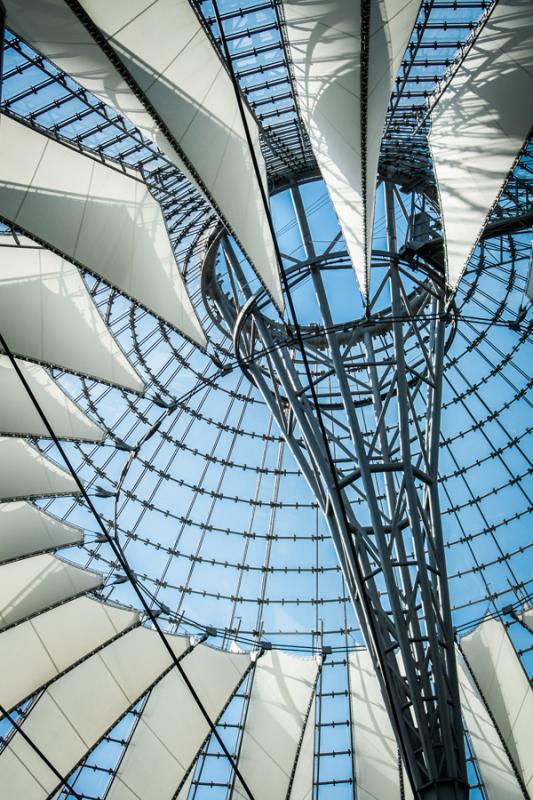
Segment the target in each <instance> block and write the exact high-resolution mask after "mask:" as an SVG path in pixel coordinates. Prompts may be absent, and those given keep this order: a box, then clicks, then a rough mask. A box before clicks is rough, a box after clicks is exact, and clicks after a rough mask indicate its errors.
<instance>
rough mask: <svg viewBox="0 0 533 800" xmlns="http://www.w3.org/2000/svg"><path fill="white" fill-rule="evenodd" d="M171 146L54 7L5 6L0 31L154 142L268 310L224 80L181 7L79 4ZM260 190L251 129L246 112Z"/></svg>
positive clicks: (247, 183) (259, 242)
mask: <svg viewBox="0 0 533 800" xmlns="http://www.w3.org/2000/svg"><path fill="white" fill-rule="evenodd" d="M80 5H81V6H82V7H83V8H84V9H85V11H86V12H87V14H88V15H89V16H90V18H91V20H92V21H93V22H94V24H95V25H96V26H97V27H98V28H100V30H101V33H102V35H103V37H104V39H105V40H106V41H107V42H108V44H109V45H110V46H111V47H112V48H113V50H114V51H115V52H116V55H118V56H119V58H120V60H121V62H122V64H123V66H124V67H125V69H126V70H127V71H128V73H129V74H130V76H131V78H132V79H133V81H135V84H136V85H137V86H138V87H139V89H140V91H141V93H142V94H143V95H144V96H145V97H146V99H147V102H148V103H149V104H150V105H151V106H152V107H153V108H154V109H155V112H156V114H157V115H158V116H159V118H160V119H162V121H163V122H164V124H165V125H166V126H168V129H169V131H170V134H171V137H172V138H173V139H174V140H175V142H176V146H177V148H178V151H179V153H178V152H177V150H176V147H175V146H174V145H173V144H171V142H170V141H169V139H168V138H167V137H166V135H165V134H164V133H163V132H162V131H161V129H160V128H159V127H158V123H157V122H156V120H155V119H154V117H153V116H151V115H150V113H149V112H148V111H147V110H146V107H145V106H144V105H143V104H142V103H141V101H140V100H139V99H138V98H137V97H136V96H135V94H134V93H133V91H132V89H131V88H130V87H129V86H128V84H127V83H126V81H125V80H124V79H123V78H122V77H121V75H120V74H119V72H118V71H117V69H116V68H115V67H114V66H113V65H112V63H111V61H110V60H109V58H108V56H106V55H105V53H104V52H103V51H102V50H101V48H100V47H99V46H98V45H97V43H96V41H95V39H94V38H93V37H92V36H91V35H90V33H89V32H88V31H87V30H86V29H85V28H84V27H83V25H82V23H81V22H80V21H79V20H78V19H77V17H76V16H75V15H74V14H73V13H72V11H71V10H70V9H69V8H68V6H67V4H66V3H65V2H64V1H63V0H44V2H43V0H25V2H23V3H21V2H18V1H17V0H9V1H8V2H7V4H6V9H7V24H8V25H9V26H10V27H12V28H13V29H14V30H15V31H17V33H19V34H20V35H21V36H22V37H23V38H24V39H26V41H28V42H29V43H30V44H31V45H32V46H33V47H35V48H36V49H37V50H39V51H40V52H42V53H43V54H44V55H46V56H47V57H48V58H50V59H51V60H52V61H54V62H55V63H56V64H57V65H58V66H59V67H60V68H61V69H63V70H64V71H65V72H67V73H68V74H69V75H71V76H72V77H73V78H74V79H75V80H77V81H78V82H79V83H80V84H81V85H82V86H84V87H85V88H87V89H88V90H89V91H91V92H93V93H94V94H95V95H96V96H97V97H99V98H100V99H101V100H103V102H105V103H107V104H109V105H111V106H113V107H114V108H116V109H117V110H118V111H120V113H121V114H123V115H124V116H126V117H128V118H129V119H130V120H131V121H132V122H133V123H134V125H136V126H137V127H138V128H139V129H140V130H141V131H142V132H143V133H144V134H145V135H146V136H148V137H149V138H150V139H152V140H153V141H155V142H156V143H157V145H158V146H159V147H160V149H161V150H162V152H163V153H164V154H165V156H166V157H167V158H168V159H169V160H170V161H173V162H174V163H175V164H176V165H177V166H178V167H179V168H180V169H181V170H182V171H183V172H184V173H185V174H186V175H187V177H189V178H190V179H192V181H193V183H195V184H196V185H197V186H198V188H200V190H201V191H202V192H203V193H205V194H206V195H207V196H208V197H209V198H210V199H211V200H212V201H213V202H214V204H215V205H216V207H217V208H218V210H219V212H220V214H221V216H222V218H223V219H224V220H225V221H226V223H227V225H228V226H229V227H230V228H231V229H232V230H233V231H234V233H235V235H236V236H237V238H238V239H239V241H240V243H241V245H242V247H243V249H244V250H245V251H246V252H247V254H248V256H249V258H250V260H251V262H252V264H253V265H254V266H255V268H256V270H257V272H258V274H259V276H260V277H261V279H262V281H263V282H264V284H265V286H266V287H267V289H268V290H269V291H270V292H271V294H272V296H273V297H274V299H275V300H276V302H277V303H278V304H279V305H280V306H282V297H281V290H280V285H279V278H278V274H277V268H276V259H275V253H274V248H273V244H272V240H271V236H270V231H269V228H268V224H267V220H266V216H265V212H264V208H263V204H262V201H261V196H260V193H259V189H258V186H257V181H256V177H255V172H254V169H253V162H252V159H251V157H250V153H249V150H248V145H247V143H246V139H245V133H244V128H243V125H242V122H241V118H240V115H239V111H238V106H237V102H236V99H235V92H234V89H233V85H232V83H231V79H230V77H229V75H228V73H227V71H226V69H225V68H224V66H223V64H222V62H221V60H220V58H219V56H218V53H217V52H216V50H215V49H214V48H213V45H212V44H211V41H210V39H209V37H208V36H207V34H206V33H205V31H204V29H203V27H202V25H201V24H200V22H199V20H198V18H197V16H196V14H195V13H194V11H193V10H192V8H191V7H190V4H189V2H188V0H157V2H155V3H154V2H148V0H146V1H144V0H142V2H136V3H132V2H131V0H123V1H122V2H119V1H118V0H115V2H113V3H109V2H107V1H106V0H82V2H81V3H80ZM246 116H247V123H248V127H249V130H250V133H251V136H252V140H253V143H254V151H255V156H256V158H257V161H258V163H259V166H260V169H261V173H262V180H263V184H264V186H265V188H266V172H265V165H264V160H263V156H262V153H261V149H260V145H259V130H258V127H257V123H256V122H255V120H254V118H253V116H252V115H251V114H250V113H249V112H246Z"/></svg>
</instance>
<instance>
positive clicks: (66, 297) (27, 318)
mask: <svg viewBox="0 0 533 800" xmlns="http://www.w3.org/2000/svg"><path fill="white" fill-rule="evenodd" d="M23 238H24V237H23ZM24 242H25V244H30V245H33V247H32V246H25V247H7V246H6V247H3V248H2V249H1V250H0V255H1V258H0V314H1V316H2V334H3V336H4V338H5V339H6V341H7V344H8V346H9V348H10V350H11V351H12V352H14V353H16V354H17V355H20V356H22V357H27V358H30V359H33V360H35V361H39V362H43V363H45V364H49V365H51V366H54V367H56V366H57V367H60V368H61V369H65V370H67V371H70V372H75V373H76V374H78V375H85V376H88V377H90V378H96V379H97V380H100V381H104V382H106V383H111V384H113V385H115V386H120V387H124V388H126V389H132V390H133V391H135V392H142V391H143V389H144V385H143V382H142V380H141V379H140V377H139V376H138V374H137V373H136V372H135V370H134V369H133V367H132V366H131V364H130V363H129V361H128V359H127V358H126V356H125V355H124V353H123V352H122V350H121V349H120V347H119V345H118V344H117V342H116V341H115V340H114V338H113V336H112V335H111V333H110V331H109V330H108V328H107V325H106V324H105V322H104V321H103V319H102V317H101V316H100V314H99V313H98V309H97V308H96V306H95V305H94V303H93V301H92V298H91V296H90V294H89V292H88V291H87V288H86V287H85V284H84V282H83V280H82V278H81V275H80V274H79V272H78V270H77V268H76V267H75V266H74V265H73V264H70V263H69V262H68V261H65V260H64V259H62V258H60V257H59V256H58V255H56V254H55V253H52V252H50V251H49V250H45V249H44V248H41V247H35V245H34V243H33V242H31V240H29V239H27V238H24ZM21 321H23V324H21Z"/></svg>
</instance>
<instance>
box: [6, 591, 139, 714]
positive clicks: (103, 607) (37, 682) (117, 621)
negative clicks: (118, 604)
mask: <svg viewBox="0 0 533 800" xmlns="http://www.w3.org/2000/svg"><path fill="white" fill-rule="evenodd" d="M138 619H139V617H138V614H136V613H135V612H133V611H126V610H124V609H121V608H115V607H114V606H111V605H109V604H105V603H101V602H99V601H98V600H91V599H90V598H88V597H78V598H77V599H76V600H71V601H70V602H67V603H63V605H60V606H56V607H55V608H52V609H50V611H46V612H45V613H44V614H39V615H38V616H37V617H33V618H32V619H29V620H27V621H26V622H22V623H21V624H20V625H16V626H15V627H13V628H10V629H9V630H7V631H4V632H3V633H1V634H0V663H1V664H2V681H1V682H0V703H1V705H2V706H3V707H4V708H6V709H11V708H14V707H15V706H17V705H18V704H19V703H21V702H22V701H23V700H25V699H26V698H28V697H30V696H31V695H32V694H33V693H34V692H36V691H37V690H38V689H40V688H41V687H44V686H47V685H48V684H49V683H50V681H52V680H55V679H56V678H57V677H58V676H59V675H60V674H61V673H63V672H64V671H65V670H68V669H71V668H72V667H73V665H74V664H76V663H77V662H78V661H80V660H81V659H83V658H85V657H87V656H88V655H89V654H90V653H92V652H93V651H94V650H96V649H97V648H99V647H102V646H103V645H104V644H105V643H106V642H108V641H109V640H110V639H113V638H114V637H116V636H117V635H118V634H120V633H123V632H124V631H125V630H127V629H129V628H131V627H132V626H133V625H135V624H136V623H137V622H138Z"/></svg>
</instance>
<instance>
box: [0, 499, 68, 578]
mask: <svg viewBox="0 0 533 800" xmlns="http://www.w3.org/2000/svg"><path fill="white" fill-rule="evenodd" d="M81 542H83V531H82V530H81V528H75V527H74V526H72V525H67V524H65V523H64V522H61V521H60V520H58V519H55V517H51V516H50V514H46V513H45V512H44V511H42V510H41V509H40V508H37V506H33V505H32V504H31V503H26V502H24V501H23V500H19V501H16V502H14V503H0V563H2V562H5V561H12V560H13V559H17V558H24V557H27V556H31V555H35V554H36V553H44V552H46V551H51V550H57V549H58V548H59V547H66V546H68V545H72V544H81Z"/></svg>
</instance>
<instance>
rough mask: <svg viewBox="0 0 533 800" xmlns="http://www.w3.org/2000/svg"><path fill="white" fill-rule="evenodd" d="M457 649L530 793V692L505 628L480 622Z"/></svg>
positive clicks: (532, 777)
mask: <svg viewBox="0 0 533 800" xmlns="http://www.w3.org/2000/svg"><path fill="white" fill-rule="evenodd" d="M461 647H462V648H463V652H464V654H465V656H466V659H467V662H468V664H469V666H470V669H471V670H472V672H473V674H474V676H475V678H476V681H477V682H478V684H479V688H480V690H481V693H482V695H483V697H484V698H485V702H486V703H487V705H488V707H489V709H490V711H491V713H492V715H493V717H494V719H495V721H496V725H497V726H498V728H499V730H500V733H501V735H502V737H503V739H504V741H505V744H506V745H507V747H508V749H509V752H510V753H511V757H512V759H513V761H514V763H515V766H516V767H517V769H518V770H519V772H520V774H521V776H522V779H523V781H524V783H525V785H526V788H527V790H528V791H529V792H530V793H531V791H532V789H533V749H532V748H531V720H532V719H533V691H532V689H531V686H530V684H529V680H528V678H527V676H526V673H525V672H524V670H523V668H522V665H521V663H520V661H519V658H518V656H517V654H516V652H515V649H514V647H513V645H512V642H511V640H510V639H509V636H508V634H507V631H506V629H505V626H504V625H503V624H502V623H501V622H499V621H498V620H494V619H487V620H485V622H482V623H481V625H479V626H478V627H477V628H476V629H475V630H474V631H473V632H472V633H470V634H469V635H468V636H464V637H463V638H462V639H461Z"/></svg>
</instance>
